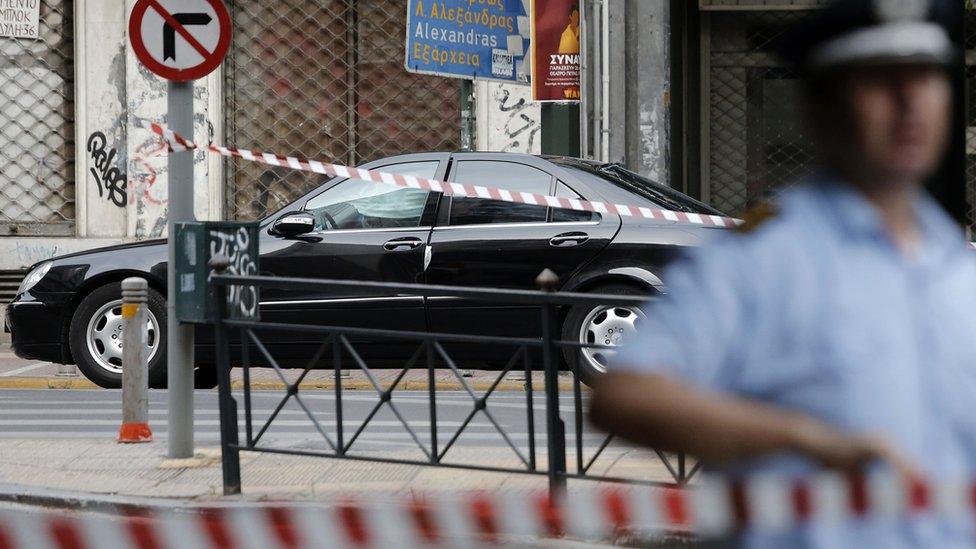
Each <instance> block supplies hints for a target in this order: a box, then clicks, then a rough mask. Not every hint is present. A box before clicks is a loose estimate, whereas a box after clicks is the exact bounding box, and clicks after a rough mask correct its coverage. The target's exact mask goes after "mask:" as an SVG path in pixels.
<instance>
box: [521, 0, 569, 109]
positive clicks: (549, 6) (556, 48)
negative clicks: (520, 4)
mask: <svg viewBox="0 0 976 549" xmlns="http://www.w3.org/2000/svg"><path fill="white" fill-rule="evenodd" d="M531 20H532V32H531V34H530V38H531V40H530V41H531V44H532V55H531V58H532V100H533V101H569V102H575V101H579V98H580V11H579V0H532V6H531Z"/></svg>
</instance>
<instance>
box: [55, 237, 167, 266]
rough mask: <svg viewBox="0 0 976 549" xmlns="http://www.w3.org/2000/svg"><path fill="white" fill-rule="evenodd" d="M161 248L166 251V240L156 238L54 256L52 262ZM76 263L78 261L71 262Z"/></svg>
mask: <svg viewBox="0 0 976 549" xmlns="http://www.w3.org/2000/svg"><path fill="white" fill-rule="evenodd" d="M151 247H159V248H161V249H163V250H165V249H166V239H165V238H154V239H151V240H141V241H139V242H128V243H125V244H115V245H112V246H102V247H100V248H92V249H90V250H83V251H80V252H72V253H70V254H64V255H58V256H54V257H53V258H52V259H51V260H52V261H55V262H61V261H64V260H75V259H78V258H85V257H89V256H96V255H99V254H106V253H113V252H115V253H120V254H124V253H125V252H126V251H127V250H139V251H142V252H145V251H148V250H145V249H144V248H151ZM71 262H72V263H75V262H76V261H71Z"/></svg>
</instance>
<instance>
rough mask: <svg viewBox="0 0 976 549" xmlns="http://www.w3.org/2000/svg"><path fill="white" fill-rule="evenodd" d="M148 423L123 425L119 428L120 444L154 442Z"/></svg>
mask: <svg viewBox="0 0 976 549" xmlns="http://www.w3.org/2000/svg"><path fill="white" fill-rule="evenodd" d="M152 439H153V434H152V429H150V428H149V424H148V423H123V424H122V427H120V428H119V442H152Z"/></svg>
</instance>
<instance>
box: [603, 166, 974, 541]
mask: <svg viewBox="0 0 976 549" xmlns="http://www.w3.org/2000/svg"><path fill="white" fill-rule="evenodd" d="M777 204H778V214H777V215H776V216H775V217H774V218H772V219H769V220H767V221H766V222H765V223H763V224H761V225H760V226H759V227H758V228H756V229H755V230H754V231H752V232H751V233H748V234H739V233H727V234H722V235H721V236H719V237H717V238H715V239H713V240H711V241H710V242H709V243H708V244H706V245H705V246H703V247H701V248H698V249H695V250H694V251H692V252H691V253H690V254H689V256H688V257H687V258H684V259H681V260H678V261H676V262H675V264H674V265H673V266H672V267H671V268H670V269H669V270H667V271H666V273H665V276H664V283H665V286H666V287H667V294H666V295H665V296H663V297H661V298H660V299H658V300H656V301H655V302H653V304H652V305H650V306H649V310H648V318H647V322H645V323H644V324H643V326H642V327H641V329H640V331H639V333H638V334H637V335H636V336H635V337H634V338H633V339H632V340H631V341H630V343H629V344H627V345H626V347H625V350H624V351H623V352H622V353H621V354H620V356H619V357H618V358H617V359H616V360H615V363H614V364H613V365H612V367H614V368H616V369H618V370H630V371H638V372H658V373H663V374H665V375H668V376H671V377H673V378H676V379H679V380H682V381H685V382H688V383H690V384H692V385H695V386H698V387H704V388H707V389H710V390H713V391H720V392H724V393H731V394H735V395H739V396H742V397H745V398H749V399H754V400H757V401H761V402H765V403H769V404H772V405H775V406H779V407H783V408H788V409H791V410H796V411H800V412H803V413H805V414H807V415H810V416H812V417H814V418H818V419H820V420H822V421H825V422H827V423H830V424H832V425H835V426H837V427H839V428H841V429H843V430H846V431H849V432H851V433H860V434H879V435H882V436H884V437H886V438H887V439H888V440H889V441H890V442H891V443H892V445H893V446H894V447H895V448H897V449H898V450H900V451H901V452H902V453H903V454H904V455H905V456H906V457H907V458H909V459H911V460H914V462H915V463H917V464H918V465H919V466H920V467H922V468H923V471H924V472H925V473H926V474H928V475H930V476H931V477H932V478H935V479H959V478H972V477H973V474H974V473H976V251H973V250H970V249H968V248H967V246H966V244H965V242H964V241H963V238H962V235H961V232H960V230H959V229H958V227H957V226H956V225H954V224H953V222H952V221H951V220H950V219H949V218H948V216H946V215H945V213H944V212H943V211H942V210H941V208H940V207H939V206H938V205H937V204H935V203H934V201H933V200H932V199H931V198H930V197H928V196H927V195H920V196H919V199H918V200H917V201H916V212H917V218H918V220H919V222H920V225H921V229H922V243H921V245H920V246H919V247H918V249H917V251H916V252H915V253H914V254H910V255H908V256H906V255H905V254H904V253H902V252H901V251H899V250H898V249H896V248H895V246H894V244H893V243H892V241H891V240H890V238H889V237H888V236H887V235H886V233H885V231H884V229H883V227H882V224H881V220H880V217H879V216H878V214H877V211H876V210H875V208H874V207H873V206H871V204H870V203H868V202H867V200H866V199H865V198H864V197H863V196H862V195H861V194H859V193H858V192H857V191H855V190H853V189H852V188H849V187H847V186H845V185H841V184H837V183H834V182H831V181H829V180H828V179H826V178H822V180H819V181H810V182H808V183H806V184H801V185H799V186H797V187H794V188H792V189H789V190H787V191H785V192H784V193H783V194H782V195H781V196H780V197H779V199H778V201H777ZM811 468H812V464H810V463H809V462H808V461H807V460H804V459H802V458H799V457H797V456H785V455H780V456H772V457H768V458H763V459H759V460H755V461H752V462H750V463H744V464H739V465H736V466H732V467H730V468H729V469H728V470H727V471H725V472H726V473H728V474H731V475H734V476H741V475H748V474H752V473H763V472H771V473H776V474H780V473H783V474H799V473H802V472H805V471H809V470H810V469H811ZM970 526H971V525H970V524H969V523H967V522H965V521H959V522H958V523H957V522H956V521H950V522H946V521H941V520H938V521H937V520H935V519H933V518H931V517H921V518H919V519H917V520H912V521H910V522H903V523H899V524H895V523H894V522H887V523H881V522H880V521H870V520H862V521H857V522H853V521H851V522H844V523H835V524H833V525H812V526H811V527H809V528H805V529H804V530H803V531H795V532H789V533H785V534H769V533H760V532H747V533H746V534H745V535H744V537H743V541H745V542H746V545H748V546H755V547H787V546H789V547H793V546H815V547H852V546H855V545H860V546H861V547H885V548H891V547H905V546H909V547H912V546H914V547H950V546H970V547H971V546H976V538H974V537H972V531H971V529H970Z"/></svg>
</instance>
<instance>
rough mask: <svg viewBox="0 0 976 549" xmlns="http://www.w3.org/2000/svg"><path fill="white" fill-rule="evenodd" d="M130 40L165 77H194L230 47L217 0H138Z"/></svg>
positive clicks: (227, 28) (223, 11)
mask: <svg viewBox="0 0 976 549" xmlns="http://www.w3.org/2000/svg"><path fill="white" fill-rule="evenodd" d="M129 41H130V42H131V43H132V49H133V50H134V51H135V54H136V57H138V58H139V61H141V62H142V64H143V65H145V66H146V67H147V68H148V69H149V70H151V71H152V72H154V73H155V74H157V75H159V76H161V77H163V78H166V79H168V80H180V81H186V80H196V79H197V78H203V77H204V76H206V75H207V74H210V72H211V71H213V70H214V69H216V68H217V67H218V66H219V65H220V63H221V62H222V61H223V60H224V55H226V54H227V48H228V47H229V46H230V14H229V13H227V7H226V6H224V3H223V1H222V0H137V1H136V4H135V6H134V7H133V8H132V14H131V15H129Z"/></svg>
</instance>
